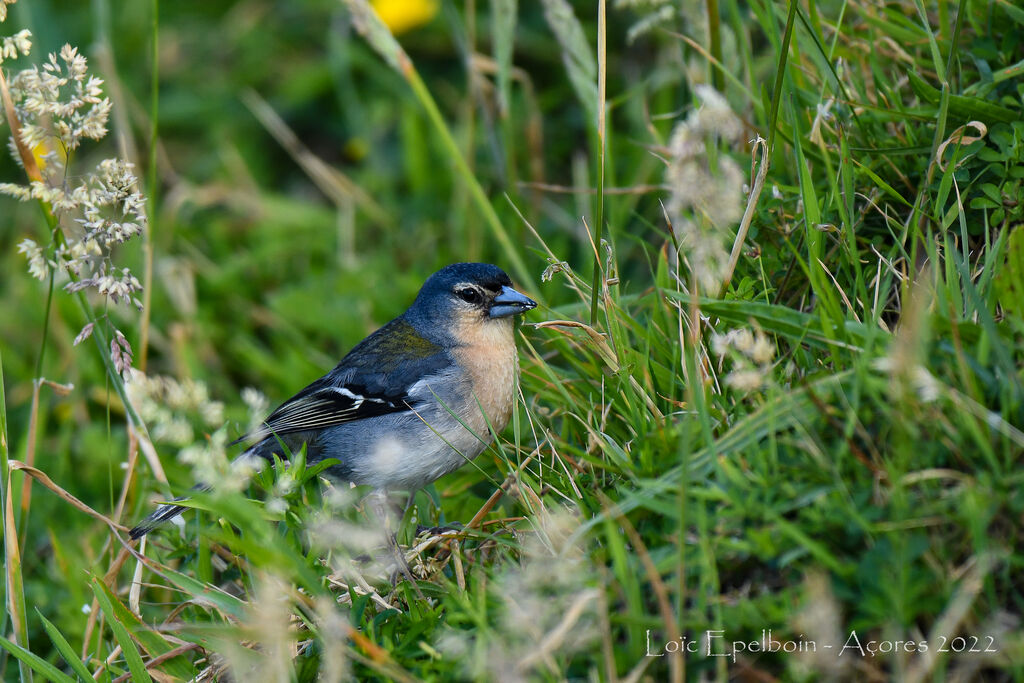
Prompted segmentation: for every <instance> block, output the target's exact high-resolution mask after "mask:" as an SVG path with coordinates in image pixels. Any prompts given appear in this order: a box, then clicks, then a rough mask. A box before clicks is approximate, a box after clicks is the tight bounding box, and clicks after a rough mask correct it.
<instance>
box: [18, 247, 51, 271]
mask: <svg viewBox="0 0 1024 683" xmlns="http://www.w3.org/2000/svg"><path fill="white" fill-rule="evenodd" d="M18 251H19V252H21V253H22V254H24V255H25V258H27V259H28V273H29V275H31V276H32V277H34V278H35V279H37V280H45V279H46V277H47V276H48V275H49V274H50V264H49V263H48V262H47V261H46V259H45V258H44V257H43V249H42V247H40V246H39V245H38V244H36V243H35V242H34V241H33V240H30V239H23V240H22V241H21V242H20V243H19V244H18Z"/></svg>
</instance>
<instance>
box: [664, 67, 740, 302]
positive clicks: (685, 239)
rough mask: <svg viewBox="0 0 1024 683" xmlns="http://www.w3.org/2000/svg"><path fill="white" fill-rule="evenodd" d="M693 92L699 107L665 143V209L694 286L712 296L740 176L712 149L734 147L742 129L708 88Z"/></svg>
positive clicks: (736, 207) (734, 217) (735, 211)
mask: <svg viewBox="0 0 1024 683" xmlns="http://www.w3.org/2000/svg"><path fill="white" fill-rule="evenodd" d="M695 90H696V93H697V96H698V97H699V98H700V100H701V102H702V103H703V104H702V106H701V107H700V108H699V109H696V110H694V111H693V112H691V114H690V115H689V116H688V117H687V119H686V120H685V121H683V122H681V123H679V124H678V125H676V127H675V130H674V131H673V132H672V138H671V140H670V142H669V147H668V153H669V163H668V168H667V170H666V171H665V181H666V183H667V184H668V189H669V197H668V202H667V204H666V206H665V208H666V210H667V211H668V214H669V218H670V219H671V221H672V228H673V231H674V232H675V237H676V239H677V240H678V241H679V246H680V250H681V251H683V252H684V253H685V254H686V259H687V261H688V262H689V264H690V268H691V269H692V272H693V274H694V276H695V277H696V278H697V282H698V283H699V284H700V286H701V287H702V288H703V289H704V290H705V291H709V292H713V291H715V290H717V288H718V285H719V284H720V282H721V278H722V273H723V270H724V268H725V265H726V263H727V262H728V260H729V254H728V251H727V247H726V241H727V239H728V238H729V237H730V235H731V228H732V226H733V225H734V224H735V223H736V222H737V221H738V220H739V219H740V216H742V215H743V172H742V171H741V170H740V167H739V166H738V165H737V164H736V162H735V161H733V160H732V159H731V158H729V157H728V156H727V155H725V154H722V153H716V152H717V146H718V141H719V140H723V141H725V142H727V143H734V142H736V141H738V140H739V138H740V135H741V134H742V132H743V126H742V124H741V122H740V120H739V119H738V118H737V117H736V115H735V114H734V113H733V111H732V109H730V108H729V103H728V102H726V101H725V98H724V97H722V95H721V94H719V93H718V92H717V91H716V90H715V89H714V88H711V87H709V86H706V85H698V86H696V88H695Z"/></svg>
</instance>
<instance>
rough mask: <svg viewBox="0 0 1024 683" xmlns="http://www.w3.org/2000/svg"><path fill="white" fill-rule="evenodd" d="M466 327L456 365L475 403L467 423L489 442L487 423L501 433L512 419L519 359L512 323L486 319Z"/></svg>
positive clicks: (462, 332) (460, 337) (456, 352)
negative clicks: (465, 377)
mask: <svg viewBox="0 0 1024 683" xmlns="http://www.w3.org/2000/svg"><path fill="white" fill-rule="evenodd" d="M466 327H467V328H469V329H463V330H461V331H460V332H461V333H460V336H459V339H460V340H461V341H462V342H463V344H462V345H460V346H459V347H458V348H457V349H456V351H455V356H456V362H458V364H459V365H460V366H461V367H462V369H463V371H464V372H465V373H466V376H467V378H468V379H469V385H470V389H471V391H472V396H471V397H470V401H472V403H473V404H474V405H473V406H470V408H471V409H470V410H469V411H468V413H469V419H468V420H467V422H466V424H467V426H468V427H470V428H471V429H472V430H473V431H474V432H476V433H477V434H478V435H479V436H481V437H482V438H485V439H487V437H488V428H487V423H488V421H489V422H490V424H491V426H493V427H494V431H495V432H500V431H501V430H502V429H504V428H505V426H506V425H508V422H509V419H510V418H511V417H512V407H513V406H514V405H515V390H516V377H517V376H518V374H519V357H518V355H517V354H516V345H515V338H514V337H513V327H512V321H511V320H504V319H502V320H487V321H485V322H483V323H476V324H470V325H467V326H466ZM474 407H475V408H476V409H472V408H474ZM480 408H482V409H483V414H481V412H480ZM484 415H486V416H487V419H486V420H485V419H484ZM488 440H489V439H488Z"/></svg>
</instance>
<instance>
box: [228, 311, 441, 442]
mask: <svg viewBox="0 0 1024 683" xmlns="http://www.w3.org/2000/svg"><path fill="white" fill-rule="evenodd" d="M450 363H451V359H450V357H449V356H448V354H446V353H445V352H444V350H443V349H442V348H441V347H440V346H437V345H436V344H433V343H431V342H429V341H426V340H424V339H422V337H420V336H419V335H418V334H416V333H415V330H414V329H413V328H412V326H411V325H410V324H409V323H407V322H405V321H404V320H402V319H401V318H398V319H396V320H393V321H392V322H390V323H388V324H387V325H385V326H384V327H382V328H381V329H379V330H378V331H377V332H375V333H374V334H372V335H370V336H369V337H367V338H366V339H364V340H363V341H362V342H360V343H359V344H358V345H357V346H356V347H355V348H353V349H352V351H350V352H349V354H348V355H347V356H345V358H343V359H342V361H341V362H340V363H338V365H337V367H335V368H334V370H332V371H331V372H329V373H328V374H327V375H325V376H323V377H321V378H320V379H318V380H316V381H315V382H313V383H312V384H310V385H309V386H308V387H306V388H305V389H303V390H302V391H300V392H299V393H297V394H295V396H292V397H291V398H290V399H288V400H287V401H285V402H284V403H283V404H282V405H281V406H280V407H278V408H277V409H276V410H275V411H274V412H273V413H271V414H270V416H269V417H267V419H266V420H264V421H263V424H261V425H260V426H259V428H257V429H255V430H253V431H252V432H250V433H249V434H246V435H245V436H242V437H241V438H239V439H237V440H236V441H234V442H233V444H235V443H241V442H247V443H256V442H258V441H262V440H263V439H266V438H267V437H270V436H273V435H275V434H277V435H282V434H292V433H295V432H309V431H317V430H320V429H324V428H326V427H333V426H336V425H340V424H344V423H346V422H352V421H354V420H362V419H366V418H369V417H376V416H378V415H386V414H388V413H397V412H402V411H407V410H411V409H412V408H413V405H412V404H413V399H412V398H411V397H410V396H409V389H410V388H411V387H412V386H413V385H414V384H415V383H416V382H418V381H419V380H420V379H422V378H423V377H425V376H428V375H432V374H433V373H435V372H438V371H441V370H443V369H444V368H445V367H446V366H448V365H449V364H450Z"/></svg>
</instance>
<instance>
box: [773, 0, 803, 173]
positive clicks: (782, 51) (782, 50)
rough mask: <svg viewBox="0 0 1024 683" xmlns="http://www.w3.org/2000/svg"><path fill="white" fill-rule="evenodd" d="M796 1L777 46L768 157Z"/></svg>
mask: <svg viewBox="0 0 1024 683" xmlns="http://www.w3.org/2000/svg"><path fill="white" fill-rule="evenodd" d="M797 6H798V5H797V1H796V0H790V3H789V15H788V16H787V17H786V32H785V33H784V34H783V36H782V45H780V46H779V66H778V68H777V69H776V70H775V88H774V90H773V91H772V108H771V112H770V113H769V114H768V156H769V157H770V156H771V154H772V152H774V151H775V129H776V127H777V123H778V120H779V104H780V103H781V102H782V83H783V81H784V80H785V79H786V59H787V58H788V57H789V44H790V41H792V40H793V23H794V21H795V20H796V10H797Z"/></svg>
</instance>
